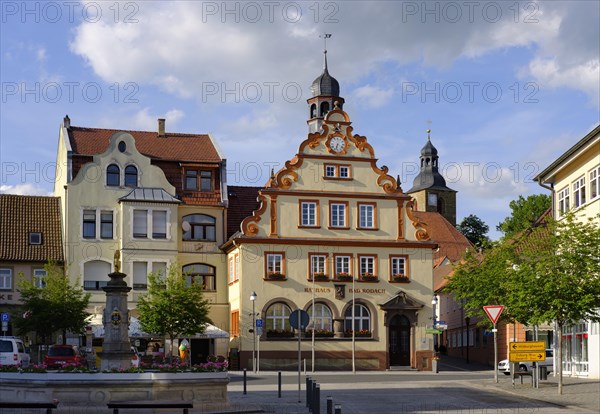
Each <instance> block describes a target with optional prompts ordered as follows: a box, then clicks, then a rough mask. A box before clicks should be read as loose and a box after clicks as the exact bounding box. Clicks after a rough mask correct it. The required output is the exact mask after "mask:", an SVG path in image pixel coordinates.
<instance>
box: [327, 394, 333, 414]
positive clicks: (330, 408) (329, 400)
mask: <svg viewBox="0 0 600 414" xmlns="http://www.w3.org/2000/svg"><path fill="white" fill-rule="evenodd" d="M327 414H333V397H332V396H331V395H328V396H327Z"/></svg>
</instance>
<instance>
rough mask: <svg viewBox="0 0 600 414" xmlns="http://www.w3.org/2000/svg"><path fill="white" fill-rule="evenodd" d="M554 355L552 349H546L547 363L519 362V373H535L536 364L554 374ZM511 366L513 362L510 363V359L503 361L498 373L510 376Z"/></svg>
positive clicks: (499, 365)
mask: <svg viewBox="0 0 600 414" xmlns="http://www.w3.org/2000/svg"><path fill="white" fill-rule="evenodd" d="M552 355H553V350H552V349H546V360H545V361H539V362H530V361H528V362H517V364H518V371H520V372H528V371H533V369H534V368H535V366H536V364H538V365H539V366H540V367H547V369H548V372H552V369H553V366H554V361H553V358H552ZM510 364H511V362H509V360H508V359H503V360H502V361H500V362H498V371H501V372H503V373H504V375H510Z"/></svg>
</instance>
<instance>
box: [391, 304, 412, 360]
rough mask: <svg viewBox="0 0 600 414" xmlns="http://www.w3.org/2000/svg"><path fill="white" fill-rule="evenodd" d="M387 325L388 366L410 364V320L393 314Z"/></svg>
mask: <svg viewBox="0 0 600 414" xmlns="http://www.w3.org/2000/svg"><path fill="white" fill-rule="evenodd" d="M388 326H389V328H388V329H389V343H388V344H389V346H388V353H389V358H390V366H408V365H410V321H409V320H408V318H407V317H406V316H404V315H395V316H394V317H393V318H392V319H391V320H390V323H389V325H388Z"/></svg>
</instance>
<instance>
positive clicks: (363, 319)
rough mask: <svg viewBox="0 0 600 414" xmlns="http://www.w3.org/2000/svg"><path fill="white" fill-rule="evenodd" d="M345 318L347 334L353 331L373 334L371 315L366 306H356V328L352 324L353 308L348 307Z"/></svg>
mask: <svg viewBox="0 0 600 414" xmlns="http://www.w3.org/2000/svg"><path fill="white" fill-rule="evenodd" d="M344 317H345V326H344V328H345V331H346V333H351V332H352V330H354V331H356V333H368V332H371V313H370V312H369V309H368V308H367V307H366V306H365V305H363V304H361V303H357V304H355V305H354V327H353V324H352V306H348V308H347V309H346V313H345V315H344ZM356 333H355V334H356Z"/></svg>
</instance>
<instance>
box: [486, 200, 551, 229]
mask: <svg viewBox="0 0 600 414" xmlns="http://www.w3.org/2000/svg"><path fill="white" fill-rule="evenodd" d="M551 204H552V198H551V197H550V196H549V195H546V194H533V195H530V196H528V197H527V198H523V196H519V198H518V200H513V201H511V202H510V204H509V206H510V209H511V210H512V213H511V215H510V216H509V217H506V218H505V219H504V220H503V221H502V222H501V223H500V224H498V225H497V226H496V230H498V231H501V232H502V233H504V237H506V238H510V237H512V236H514V235H516V234H517V233H519V232H521V231H524V230H527V229H528V228H529V227H530V226H531V225H532V224H533V223H534V222H535V221H536V220H537V219H538V218H539V217H540V216H541V215H542V214H543V213H544V212H545V211H546V210H548V209H549V208H550V206H551Z"/></svg>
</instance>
